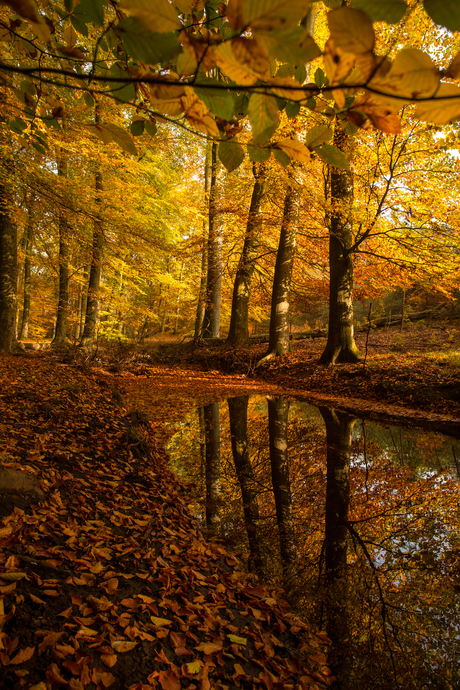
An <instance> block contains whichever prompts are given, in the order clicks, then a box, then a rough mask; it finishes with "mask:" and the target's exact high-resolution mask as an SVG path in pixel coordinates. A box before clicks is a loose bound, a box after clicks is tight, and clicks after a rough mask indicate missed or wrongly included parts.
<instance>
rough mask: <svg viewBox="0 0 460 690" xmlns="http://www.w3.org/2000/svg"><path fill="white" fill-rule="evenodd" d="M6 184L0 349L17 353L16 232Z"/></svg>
mask: <svg viewBox="0 0 460 690" xmlns="http://www.w3.org/2000/svg"><path fill="white" fill-rule="evenodd" d="M7 184H8V183H3V184H2V185H1V186H0V352H17V351H19V350H21V347H20V345H19V343H18V341H17V337H16V321H17V281H18V233H17V227H16V224H15V223H14V221H13V220H12V219H11V217H10V214H11V198H10V194H9V190H8V188H7Z"/></svg>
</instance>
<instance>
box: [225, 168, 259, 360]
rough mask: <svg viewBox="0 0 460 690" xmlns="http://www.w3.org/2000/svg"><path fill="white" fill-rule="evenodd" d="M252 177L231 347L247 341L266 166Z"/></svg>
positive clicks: (233, 311)
mask: <svg viewBox="0 0 460 690" xmlns="http://www.w3.org/2000/svg"><path fill="white" fill-rule="evenodd" d="M252 170H253V174H254V177H255V182H254V188H253V190H252V198H251V206H250V209H249V216H248V221H247V225H246V234H245V238H244V245H243V251H242V252H241V256H240V260H239V262H238V268H237V270H236V276H235V283H234V286H233V299H232V314H231V318H230V329H229V333H228V338H227V343H228V344H229V345H232V347H244V346H245V345H247V344H248V343H249V326H248V309H249V298H250V292H251V280H252V276H253V273H254V269H255V265H256V261H257V256H258V254H259V236H260V231H261V229H262V213H261V208H260V207H261V202H262V197H263V193H264V182H265V173H266V167H265V166H257V165H256V164H255V163H254V164H253V167H252Z"/></svg>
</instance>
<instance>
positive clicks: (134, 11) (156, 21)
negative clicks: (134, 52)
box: [120, 0, 182, 33]
mask: <svg viewBox="0 0 460 690" xmlns="http://www.w3.org/2000/svg"><path fill="white" fill-rule="evenodd" d="M120 7H121V8H122V9H126V10H129V12H130V14H131V15H132V16H133V17H136V19H137V20H138V22H139V23H140V24H143V25H144V26H145V27H146V28H147V29H149V30H150V31H155V32H158V33H166V32H168V31H175V30H176V29H180V28H181V26H182V25H181V23H180V21H179V18H178V16H177V13H176V10H175V9H174V7H173V6H172V5H171V3H170V2H168V0H155V2H152V0H123V2H121V3H120Z"/></svg>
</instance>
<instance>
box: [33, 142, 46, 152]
mask: <svg viewBox="0 0 460 690" xmlns="http://www.w3.org/2000/svg"><path fill="white" fill-rule="evenodd" d="M32 146H33V147H34V149H35V150H36V151H38V153H42V154H44V153H46V149H45V148H43V146H41V144H39V143H38V141H33V142H32Z"/></svg>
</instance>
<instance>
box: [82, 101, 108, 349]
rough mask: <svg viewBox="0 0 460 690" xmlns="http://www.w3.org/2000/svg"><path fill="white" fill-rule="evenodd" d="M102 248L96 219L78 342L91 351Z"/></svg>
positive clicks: (99, 187) (98, 190)
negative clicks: (84, 314) (82, 324)
mask: <svg viewBox="0 0 460 690" xmlns="http://www.w3.org/2000/svg"><path fill="white" fill-rule="evenodd" d="M95 119H96V124H98V123H99V120H100V106H99V105H96V118H95ZM95 192H96V204H99V202H100V196H101V192H102V174H101V172H100V170H99V169H97V170H96V174H95ZM103 248H104V230H103V228H102V221H101V220H100V218H96V219H95V222H94V229H93V245H92V248H91V267H90V271H89V282H88V294H87V298H86V316H85V325H84V328H83V334H82V336H81V340H80V347H85V348H87V349H88V350H90V351H91V350H92V349H93V344H94V338H95V336H96V324H97V317H98V311H99V292H100V285H101V273H102V254H103Z"/></svg>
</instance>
